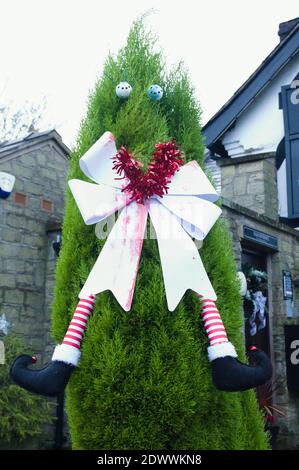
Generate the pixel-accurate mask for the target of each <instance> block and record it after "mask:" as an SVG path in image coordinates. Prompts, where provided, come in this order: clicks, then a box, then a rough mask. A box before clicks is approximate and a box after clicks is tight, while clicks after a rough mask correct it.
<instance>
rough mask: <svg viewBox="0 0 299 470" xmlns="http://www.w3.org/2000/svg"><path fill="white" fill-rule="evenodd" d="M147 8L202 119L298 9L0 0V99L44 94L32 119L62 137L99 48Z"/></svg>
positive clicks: (224, 0) (233, 1) (255, 3)
mask: <svg viewBox="0 0 299 470" xmlns="http://www.w3.org/2000/svg"><path fill="white" fill-rule="evenodd" d="M150 9H153V10H154V13H152V14H151V15H149V17H148V19H147V21H146V23H147V25H148V27H149V28H151V29H152V30H153V32H155V33H156V34H157V36H158V38H159V44H160V46H161V48H162V49H163V51H164V56H165V60H166V63H167V66H168V67H171V65H173V64H175V63H177V62H178V61H180V60H181V59H183V61H184V62H185V64H186V66H187V67H188V69H189V72H190V76H191V80H192V84H193V85H194V87H195V90H196V95H197V97H198V99H199V100H200V103H201V108H202V111H203V114H202V123H203V124H204V123H205V122H207V120H208V119H210V118H211V117H212V116H213V114H215V113H216V112H217V110H218V109H219V108H220V107H221V106H222V105H223V104H224V103H225V102H226V101H227V100H228V99H229V98H230V97H231V95H232V94H233V93H234V92H235V91H236V89H237V88H239V86H241V85H242V83H243V82H244V81H245V80H246V79H247V78H248V77H249V75H250V74H251V73H252V72H254V71H255V70H256V68H257V67H258V66H259V64H260V63H261V62H262V61H263V60H264V59H265V57H266V56H267V55H268V54H269V53H270V52H271V51H272V50H273V49H274V47H275V46H276V45H277V44H278V42H279V38H278V35H277V31H278V25H279V23H280V22H283V21H287V20H289V19H292V18H295V17H298V16H299V3H298V0H284V1H283V2H281V1H276V0H272V1H270V0H243V1H240V0H184V1H183V2H182V1H181V2H179V1H174V0H159V1H158V0H125V1H119V0H118V1H117V0H108V1H103V0H51V1H49V0H0V18H1V27H0V105H10V106H12V107H13V108H15V109H18V108H21V107H22V106H23V105H24V103H25V102H26V101H29V102H32V103H35V104H38V103H39V102H41V101H42V99H43V97H45V98H46V101H47V107H46V110H45V114H44V118H43V120H42V123H41V128H42V129H46V128H49V127H51V128H52V127H55V128H56V130H57V131H58V132H59V133H60V135H61V136H62V139H63V141H64V142H65V143H66V145H68V146H69V147H71V146H72V145H73V144H74V142H75V139H76V135H77V132H78V128H79V125H80V121H81V119H82V118H83V117H84V114H85V112H86V101H87V96H88V93H89V91H90V90H91V89H92V88H93V85H94V83H95V81H96V79H97V77H99V76H100V74H101V72H102V67H103V63H104V61H105V58H106V57H107V54H108V53H109V52H112V53H113V54H116V53H117V51H118V49H119V48H120V47H122V46H123V45H124V44H125V42H126V37H127V35H128V32H129V29H130V26H131V24H132V21H134V19H136V18H137V17H138V16H140V15H141V14H143V13H144V12H146V11H148V10H150Z"/></svg>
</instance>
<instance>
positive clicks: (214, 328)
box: [200, 297, 272, 392]
mask: <svg viewBox="0 0 299 470" xmlns="http://www.w3.org/2000/svg"><path fill="white" fill-rule="evenodd" d="M200 298H201V301H202V319H203V322H204V328H205V331H206V333H207V336H208V339H209V343H210V346H209V347H208V357H209V361H210V362H211V365H212V378H213V383H214V385H215V387H216V388H218V389H219V390H225V391H228V392H237V391H243V390H248V389H250V388H255V387H257V386H258V385H262V384H264V383H265V382H267V381H268V380H270V378H271V376H272V365H271V362H270V359H269V358H268V356H267V354H265V353H264V352H263V351H260V350H258V349H257V348H256V347H254V346H252V347H251V348H250V349H249V358H250V360H251V361H252V362H253V363H254V364H253V365H250V366H249V365H247V364H243V363H242V362H240V361H239V360H238V359H237V353H236V350H235V348H234V346H233V345H232V344H231V343H230V342H229V341H228V338H227V334H226V331H225V327H224V324H223V322H222V320H221V317H220V314H219V312H218V309H217V307H216V305H215V303H214V301H213V300H210V299H204V298H202V297H200Z"/></svg>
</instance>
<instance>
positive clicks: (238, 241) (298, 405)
mask: <svg viewBox="0 0 299 470" xmlns="http://www.w3.org/2000/svg"><path fill="white" fill-rule="evenodd" d="M222 208H223V217H224V219H225V220H226V222H227V224H228V227H229V230H230V233H231V235H232V241H233V249H234V255H235V259H236V263H237V268H238V270H241V253H242V243H243V242H244V238H243V227H244V225H246V226H250V227H253V228H255V229H257V230H260V231H262V232H265V233H267V234H270V235H273V236H275V237H277V238H278V251H277V252H272V253H269V252H268V254H267V251H266V252H265V253H266V254H267V256H268V291H269V305H268V307H269V322H270V334H271V339H270V346H271V350H272V351H271V353H272V362H273V366H274V377H273V378H274V380H275V381H276V383H279V384H281V386H280V387H279V389H278V390H277V392H276V393H275V395H274V403H276V404H277V405H278V406H279V408H280V409H281V410H283V412H285V413H286V414H287V417H286V418H279V416H278V415H276V416H277V418H278V420H277V423H278V425H279V427H280V432H279V438H278V443H279V444H278V445H279V447H280V448H282V449H295V448H299V426H298V422H299V397H298V396H295V395H292V394H291V393H290V392H289V391H288V389H287V386H286V364H285V343H284V325H291V324H298V323H299V317H298V313H297V316H295V317H294V318H292V319H288V318H287V317H286V310H285V304H284V299H283V291H282V285H283V282H282V271H283V270H287V271H290V272H291V273H292V277H293V278H296V277H297V276H298V273H299V232H298V231H296V230H294V229H291V228H289V227H287V226H285V225H284V224H280V223H279V222H277V221H274V220H273V219H270V218H269V217H267V216H264V215H260V214H257V213H256V212H254V211H252V210H248V209H246V208H244V207H241V206H240V205H237V204H236V203H233V202H231V201H228V200H223V206H222ZM256 248H257V249H258V250H263V247H261V246H260V245H257V246H256ZM294 295H295V296H294V305H295V310H296V311H297V312H299V288H298V287H296V286H295V288H294Z"/></svg>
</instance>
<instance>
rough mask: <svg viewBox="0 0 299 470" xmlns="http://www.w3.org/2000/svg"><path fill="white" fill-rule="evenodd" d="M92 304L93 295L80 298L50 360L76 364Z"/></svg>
mask: <svg viewBox="0 0 299 470" xmlns="http://www.w3.org/2000/svg"><path fill="white" fill-rule="evenodd" d="M94 304H95V297H94V296H93V295H90V296H89V297H88V298H87V299H80V301H79V303H78V305H77V307H76V310H75V313H74V315H73V318H72V320H71V322H70V324H69V327H68V330H67V332H66V334H65V336H64V338H63V341H62V343H61V344H60V345H59V346H56V348H55V350H54V353H53V356H52V361H62V362H65V363H66V364H71V365H73V366H76V365H77V364H78V362H79V359H80V355H81V351H80V346H81V341H82V338H83V335H84V331H85V330H86V327H87V322H88V319H89V317H90V315H91V313H92V311H93V308H94Z"/></svg>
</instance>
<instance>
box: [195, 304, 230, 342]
mask: <svg viewBox="0 0 299 470" xmlns="http://www.w3.org/2000/svg"><path fill="white" fill-rule="evenodd" d="M201 300H202V319H203V322H204V329H205V331H206V333H207V335H208V338H209V342H210V346H213V345H214V344H219V343H228V339H227V334H226V331H225V326H224V324H223V321H222V320H221V317H220V313H219V311H218V309H217V307H216V305H215V302H214V301H213V300H210V299H204V298H202V299H201Z"/></svg>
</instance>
